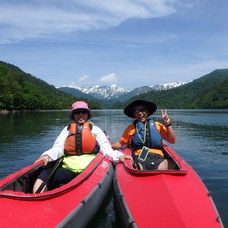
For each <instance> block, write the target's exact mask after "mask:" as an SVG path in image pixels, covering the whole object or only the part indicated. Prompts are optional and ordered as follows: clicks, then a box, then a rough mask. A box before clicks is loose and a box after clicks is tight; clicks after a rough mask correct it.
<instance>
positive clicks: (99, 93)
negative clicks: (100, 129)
mask: <svg viewBox="0 0 228 228" xmlns="http://www.w3.org/2000/svg"><path fill="white" fill-rule="evenodd" d="M186 83H188V82H177V81H175V82H171V83H163V84H159V85H155V86H141V87H138V88H135V89H133V90H129V89H127V88H123V87H119V86H117V85H116V84H112V85H110V86H99V85H95V86H91V87H87V88H86V87H80V86H69V87H59V88H58V89H59V90H61V91H63V92H66V93H69V94H70V95H74V96H75V95H77V96H81V97H85V98H91V99H92V98H94V99H104V100H106V99H108V100H110V99H116V100H119V101H124V100H127V99H129V98H131V97H133V96H135V95H139V94H142V93H147V92H149V91H151V90H155V91H160V90H166V89H172V88H176V87H179V86H181V85H184V84H186Z"/></svg>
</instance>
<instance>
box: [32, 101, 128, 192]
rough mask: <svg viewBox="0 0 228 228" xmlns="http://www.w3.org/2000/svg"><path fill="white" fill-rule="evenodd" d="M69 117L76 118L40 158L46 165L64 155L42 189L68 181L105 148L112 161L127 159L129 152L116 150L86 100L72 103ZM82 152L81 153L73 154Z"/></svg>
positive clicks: (41, 177) (46, 172)
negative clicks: (124, 152)
mask: <svg viewBox="0 0 228 228" xmlns="http://www.w3.org/2000/svg"><path fill="white" fill-rule="evenodd" d="M69 118H70V119H71V120H73V121H74V123H70V124H69V125H68V126H66V127H65V128H64V129H63V130H62V132H61V133H60V135H59V136H58V137H57V139H56V141H55V143H54V145H53V147H52V148H51V149H49V150H47V151H45V152H44V153H43V154H42V155H41V157H40V158H39V159H37V160H36V161H35V162H38V161H44V162H45V165H46V164H47V163H48V162H50V161H54V160H57V159H58V158H60V157H63V156H64V158H63V161H62V163H61V166H60V167H59V168H57V170H56V171H55V173H54V174H53V176H52V177H51V178H50V180H49V182H48V186H47V187H44V188H43V189H42V190H41V192H43V191H46V190H47V189H48V190H51V189H54V188H56V187H58V186H60V185H62V184H66V183H68V182H69V181H71V180H72V179H73V178H75V177H76V176H77V174H78V173H80V172H82V170H84V169H85V168H86V166H87V165H88V164H89V163H90V162H91V161H92V160H93V159H94V157H95V156H96V154H97V153H98V152H100V151H101V152H102V153H103V154H104V155H105V156H106V157H108V158H109V159H110V160H111V161H114V162H119V161H124V159H125V155H124V154H123V153H121V152H120V151H117V150H113V149H112V148H111V145H110V143H109V141H108V139H107V137H106V135H105V134H104V132H103V131H102V130H101V129H100V128H99V127H97V126H95V125H93V124H92V123H91V122H88V120H89V119H90V118H91V111H90V109H89V107H88V104H87V103H85V102H84V101H77V102H75V103H73V104H72V109H71V111H70V113H69ZM71 155H78V156H71ZM50 169H51V168H47V169H44V170H43V171H42V172H41V174H40V175H39V177H38V179H37V180H36V182H35V184H34V187H33V192H34V193H35V192H36V191H37V189H38V188H39V187H40V186H41V184H42V183H43V182H44V180H45V179H46V178H47V176H48V175H49V173H50V171H51V170H50Z"/></svg>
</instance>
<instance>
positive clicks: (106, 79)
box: [100, 73, 117, 83]
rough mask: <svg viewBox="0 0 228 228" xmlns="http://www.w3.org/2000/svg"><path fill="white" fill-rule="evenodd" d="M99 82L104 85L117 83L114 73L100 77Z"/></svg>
mask: <svg viewBox="0 0 228 228" xmlns="http://www.w3.org/2000/svg"><path fill="white" fill-rule="evenodd" d="M100 81H101V82H104V83H114V82H116V81H117V76H116V74H115V73H111V74H108V75H105V76H102V77H101V78H100Z"/></svg>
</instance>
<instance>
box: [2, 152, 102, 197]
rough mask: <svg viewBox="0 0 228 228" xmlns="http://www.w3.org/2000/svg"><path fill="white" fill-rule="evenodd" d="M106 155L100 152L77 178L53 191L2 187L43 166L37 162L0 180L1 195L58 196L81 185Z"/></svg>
mask: <svg viewBox="0 0 228 228" xmlns="http://www.w3.org/2000/svg"><path fill="white" fill-rule="evenodd" d="M104 158H105V157H104V156H103V154H102V153H98V154H97V156H96V157H95V158H94V160H93V161H92V162H91V163H90V164H89V165H88V166H87V167H86V169H85V170H84V171H83V172H82V173H80V174H79V175H78V176H77V177H76V178H74V179H73V180H72V181H70V182H69V183H67V184H65V185H64V186H61V187H59V188H56V189H53V190H51V191H47V192H44V193H34V194H32V193H24V192H17V191H12V190H4V191H2V189H3V188H4V187H6V186H7V185H9V184H12V183H14V182H15V181H16V180H18V179H19V178H21V177H23V176H24V175H25V174H26V173H28V172H29V171H31V170H36V169H38V168H40V167H42V166H43V162H41V163H40V162H39V163H37V164H32V165H30V166H28V167H25V168H23V169H21V170H19V171H17V172H16V173H14V174H11V175H10V176H8V177H6V178H5V179H3V180H1V181H0V190H1V191H0V197H7V198H12V199H17V200H45V199H49V198H53V197H57V196H59V195H62V194H64V193H66V192H68V191H71V190H72V189H74V188H76V187H77V186H79V185H80V184H81V183H83V182H84V181H85V180H86V179H87V178H88V177H89V176H90V175H91V174H92V173H93V171H94V170H95V169H96V168H97V167H98V165H99V164H100V163H101V162H102V161H103V159H104Z"/></svg>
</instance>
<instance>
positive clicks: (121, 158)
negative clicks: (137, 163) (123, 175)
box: [119, 155, 133, 162]
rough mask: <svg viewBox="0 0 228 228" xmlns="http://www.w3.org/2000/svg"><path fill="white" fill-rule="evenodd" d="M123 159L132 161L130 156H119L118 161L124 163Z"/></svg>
mask: <svg viewBox="0 0 228 228" xmlns="http://www.w3.org/2000/svg"><path fill="white" fill-rule="evenodd" d="M125 159H130V160H131V161H133V158H132V156H130V155H121V156H120V157H119V160H120V161H121V162H124V161H125Z"/></svg>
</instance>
